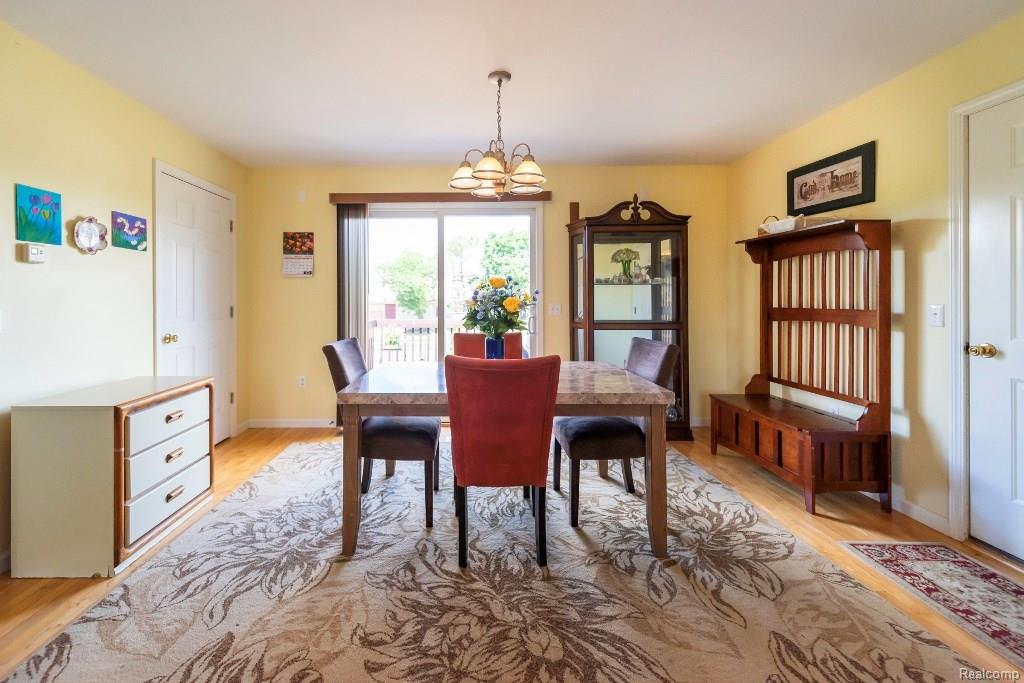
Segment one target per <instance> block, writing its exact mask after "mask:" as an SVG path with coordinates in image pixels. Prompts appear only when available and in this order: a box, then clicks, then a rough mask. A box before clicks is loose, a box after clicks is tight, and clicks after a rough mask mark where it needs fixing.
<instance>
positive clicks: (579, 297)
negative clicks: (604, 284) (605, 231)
mask: <svg viewBox="0 0 1024 683" xmlns="http://www.w3.org/2000/svg"><path fill="white" fill-rule="evenodd" d="M570 253H571V255H572V281H573V283H574V286H573V319H574V320H577V321H580V320H583V299H584V296H583V293H584V292H583V288H584V287H585V286H586V284H587V283H586V282H584V280H583V273H584V272H586V270H585V266H586V263H585V261H586V258H587V256H586V254H585V253H584V251H583V235H574V236H573V238H572V242H571V252H570Z"/></svg>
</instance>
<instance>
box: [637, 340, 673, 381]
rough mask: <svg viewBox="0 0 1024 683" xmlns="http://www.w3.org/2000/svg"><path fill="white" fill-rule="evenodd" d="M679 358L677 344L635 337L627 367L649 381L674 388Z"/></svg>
mask: <svg viewBox="0 0 1024 683" xmlns="http://www.w3.org/2000/svg"><path fill="white" fill-rule="evenodd" d="M678 360H679V347H678V346H676V345H675V344H666V343H665V342H661V341H655V340H654V339H643V338H641V337H633V341H632V342H630V344H629V356H628V357H627V358H626V369H627V370H629V371H630V372H632V373H633V374H634V375H639V376H640V377H643V378H644V379H646V380H647V381H649V382H654V383H655V384H658V385H660V386H663V387H665V388H666V389H671V388H672V373H673V372H675V369H676V361H678Z"/></svg>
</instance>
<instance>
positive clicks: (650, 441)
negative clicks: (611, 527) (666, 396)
mask: <svg viewBox="0 0 1024 683" xmlns="http://www.w3.org/2000/svg"><path fill="white" fill-rule="evenodd" d="M646 441H647V457H646V458H644V474H645V483H646V484H647V490H646V492H645V494H644V497H645V498H646V500H647V533H648V535H649V536H650V538H651V551H652V552H653V553H654V556H655V557H668V507H667V498H668V492H667V490H666V487H667V484H666V481H665V449H666V445H665V408H664V406H658V405H655V406H651V414H650V416H649V417H648V418H647V439H646Z"/></svg>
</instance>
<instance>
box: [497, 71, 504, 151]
mask: <svg viewBox="0 0 1024 683" xmlns="http://www.w3.org/2000/svg"><path fill="white" fill-rule="evenodd" d="M497 142H498V145H499V149H500V148H501V147H503V146H504V145H503V144H502V139H501V79H500V78H499V79H498V139H497Z"/></svg>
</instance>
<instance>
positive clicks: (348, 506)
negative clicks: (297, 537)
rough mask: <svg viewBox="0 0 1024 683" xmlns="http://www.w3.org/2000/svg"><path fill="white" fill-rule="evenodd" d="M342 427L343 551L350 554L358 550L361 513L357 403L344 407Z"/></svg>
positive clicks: (359, 420) (360, 427) (360, 425)
mask: <svg viewBox="0 0 1024 683" xmlns="http://www.w3.org/2000/svg"><path fill="white" fill-rule="evenodd" d="M342 427H343V428H344V435H345V436H344V439H343V441H342V452H343V459H344V464H343V466H342V476H343V484H342V491H341V500H342V502H341V554H342V555H346V556H351V555H354V554H355V552H356V542H357V541H358V540H359V518H360V516H361V514H362V506H361V505H360V500H359V499H360V495H361V493H360V489H359V439H360V433H361V432H362V428H363V425H362V418H361V417H360V415H359V406H358V405H349V404H347V405H345V406H344V407H343V409H342Z"/></svg>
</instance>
